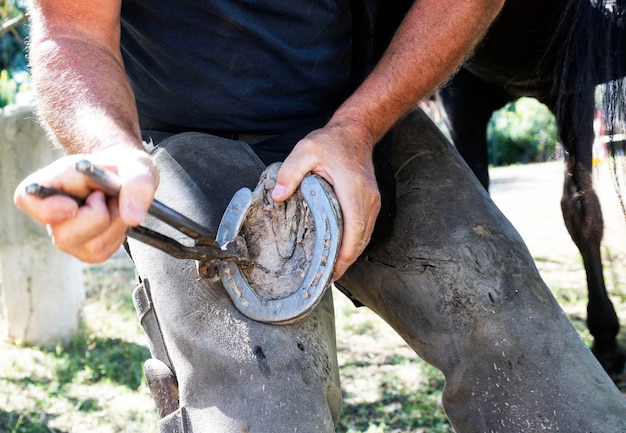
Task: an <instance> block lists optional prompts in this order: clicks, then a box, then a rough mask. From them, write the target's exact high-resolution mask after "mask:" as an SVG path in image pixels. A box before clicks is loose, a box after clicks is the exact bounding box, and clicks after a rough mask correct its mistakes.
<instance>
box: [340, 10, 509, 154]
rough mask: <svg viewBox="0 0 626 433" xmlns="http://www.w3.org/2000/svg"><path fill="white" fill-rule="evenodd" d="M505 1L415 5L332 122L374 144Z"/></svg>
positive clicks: (448, 69) (441, 77)
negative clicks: (361, 132)
mask: <svg viewBox="0 0 626 433" xmlns="http://www.w3.org/2000/svg"><path fill="white" fill-rule="evenodd" d="M503 3H504V2H503V0H468V1H458V0H416V1H415V3H414V4H413V6H412V7H411V9H410V10H409V12H408V13H407V15H406V17H405V19H404V21H403V22H402V24H401V25H400V27H399V29H398V31H397V32H396V35H395V36H394V38H393V40H392V41H391V43H390V45H389V48H388V49H387V51H386V52H385V54H384V55H383V57H382V59H381V61H380V62H379V64H378V65H377V66H376V68H375V69H374V70H373V71H372V73H371V74H370V76H369V77H368V78H367V79H366V80H365V81H364V82H363V84H362V85H361V86H360V87H359V88H358V89H357V90H356V91H355V93H354V94H353V95H352V96H351V97H350V98H348V100H347V101H346V102H345V103H344V104H343V105H342V106H341V107H340V108H339V110H337V112H336V113H335V116H334V117H333V119H332V120H331V122H332V121H335V122H337V123H341V124H346V125H348V124H353V125H355V127H356V128H360V129H365V130H367V131H368V134H369V135H370V138H371V140H372V143H376V142H377V141H378V140H380V138H382V136H383V135H384V134H385V133H386V132H387V130H388V129H389V128H390V127H391V126H393V124H394V123H395V122H396V121H397V120H398V119H399V118H400V117H401V116H402V115H404V113H406V111H407V110H409V109H410V108H411V107H413V106H414V105H415V104H416V103H417V101H419V100H420V99H421V98H423V97H425V96H426V95H427V94H428V93H429V92H431V91H432V90H433V89H435V88H436V87H437V86H439V85H440V84H441V83H442V82H443V81H445V80H446V79H447V78H448V77H449V76H450V75H451V74H453V73H454V72H455V71H456V69H457V68H458V67H459V65H460V64H461V63H462V62H463V60H464V59H465V58H466V57H467V56H468V55H469V53H471V51H472V49H473V48H474V47H475V46H476V44H477V43H478V42H479V41H480V39H481V38H482V36H483V35H484V33H485V32H486V30H487V29H488V27H489V25H490V24H491V22H492V21H493V19H494V18H495V17H496V16H497V14H498V12H499V10H500V8H501V7H502V4H503Z"/></svg>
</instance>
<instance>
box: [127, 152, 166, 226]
mask: <svg viewBox="0 0 626 433" xmlns="http://www.w3.org/2000/svg"><path fill="white" fill-rule="evenodd" d="M119 175H120V179H121V181H122V189H121V191H120V196H119V200H120V202H119V203H120V216H121V218H122V220H123V221H124V222H125V223H126V224H128V225H131V226H136V225H138V224H139V223H140V222H141V221H142V220H143V219H144V217H145V216H146V214H147V212H148V208H149V207H150V204H151V203H152V200H153V199H154V193H155V191H156V189H157V186H158V184H159V173H158V170H157V169H156V166H155V165H154V163H153V162H152V159H151V158H150V157H149V155H147V154H145V155H144V156H141V157H139V158H137V159H134V160H132V161H129V162H128V163H124V164H121V165H120V166H119Z"/></svg>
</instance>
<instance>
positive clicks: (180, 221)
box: [76, 159, 214, 239]
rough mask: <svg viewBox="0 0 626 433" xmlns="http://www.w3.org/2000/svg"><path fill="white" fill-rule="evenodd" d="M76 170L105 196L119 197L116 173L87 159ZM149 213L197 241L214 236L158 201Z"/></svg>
mask: <svg viewBox="0 0 626 433" xmlns="http://www.w3.org/2000/svg"><path fill="white" fill-rule="evenodd" d="M76 170H78V171H79V172H81V173H83V174H84V175H85V176H87V177H89V178H90V179H91V180H93V181H94V182H96V183H97V184H98V185H100V186H101V187H102V190H103V191H104V193H105V194H107V195H109V196H112V197H117V196H118V195H119V193H120V189H121V182H120V180H119V178H118V177H117V175H115V174H114V173H112V172H110V171H107V170H103V169H101V168H99V167H96V166H95V165H93V164H92V163H91V161H88V160H86V159H83V160H80V161H78V162H77V163H76ZM148 213H149V214H150V215H152V216H153V217H155V218H157V219H159V220H161V221H163V222H164V223H165V224H167V225H169V226H171V227H173V228H175V229H176V230H178V231H179V232H181V233H184V234H185V235H187V236H189V237H190V238H193V239H195V238H198V237H200V236H214V235H213V234H212V233H210V232H209V231H208V230H207V229H206V228H205V227H203V226H201V225H200V224H198V223H196V222H195V221H193V220H191V219H189V218H187V217H186V216H184V215H182V214H180V213H178V212H176V211H175V210H174V209H172V208H170V207H168V206H166V205H164V204H163V203H161V202H159V201H158V200H153V201H152V204H151V205H150V208H149V209H148Z"/></svg>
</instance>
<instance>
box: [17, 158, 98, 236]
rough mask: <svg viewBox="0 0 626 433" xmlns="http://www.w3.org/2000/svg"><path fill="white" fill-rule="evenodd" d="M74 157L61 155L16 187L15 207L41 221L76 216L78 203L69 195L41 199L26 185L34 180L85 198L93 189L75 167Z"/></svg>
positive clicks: (42, 222)
mask: <svg viewBox="0 0 626 433" xmlns="http://www.w3.org/2000/svg"><path fill="white" fill-rule="evenodd" d="M75 160H76V158H75V157H66V158H61V159H59V160H57V161H55V162H54V163H52V164H50V165H49V166H46V167H44V168H42V169H40V170H38V171H36V172H35V173H33V174H31V175H30V176H28V177H27V178H26V179H24V180H23V181H22V182H20V184H19V185H18V186H17V188H16V190H15V193H14V196H13V202H14V203H15V206H16V207H17V208H18V209H20V210H21V211H23V212H24V213H26V214H27V215H28V216H29V217H31V218H32V219H33V220H35V221H37V222H39V223H41V224H54V223H59V222H62V221H64V220H67V219H70V218H73V217H74V216H75V215H76V213H77V211H78V205H77V204H76V202H75V201H74V200H72V199H70V198H68V197H63V196H51V197H48V198H45V199H43V198H40V197H37V196H33V195H31V194H28V193H27V191H26V187H27V186H28V185H31V184H33V183H36V184H40V185H45V186H50V187H54V188H57V189H59V190H62V191H65V192H67V193H69V194H72V195H75V196H77V197H86V196H87V195H88V194H89V191H90V189H89V188H88V187H87V185H86V183H85V179H84V176H82V175H81V174H80V173H76V171H75V170H74V163H75Z"/></svg>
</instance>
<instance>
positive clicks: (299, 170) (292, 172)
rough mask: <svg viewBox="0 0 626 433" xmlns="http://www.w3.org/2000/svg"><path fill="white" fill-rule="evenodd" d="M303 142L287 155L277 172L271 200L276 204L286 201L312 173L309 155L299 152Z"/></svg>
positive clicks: (311, 162)
mask: <svg viewBox="0 0 626 433" xmlns="http://www.w3.org/2000/svg"><path fill="white" fill-rule="evenodd" d="M303 141H304V140H301V141H300V142H299V143H298V146H296V148H294V150H293V151H292V152H291V153H290V154H289V156H288V157H287V158H286V159H285V161H284V162H283V164H282V165H281V167H280V170H279V171H278V175H277V177H276V186H275V187H274V190H273V191H272V199H273V200H274V201H276V202H282V201H285V200H287V199H288V198H289V197H291V196H292V195H293V193H294V192H295V191H296V189H298V186H300V184H301V183H302V180H303V179H304V177H305V176H306V175H307V174H308V173H310V172H311V171H313V168H314V167H315V165H316V164H315V160H314V157H313V155H312V154H311V153H308V152H306V151H301V150H300V149H302V147H303V146H302V144H303Z"/></svg>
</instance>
